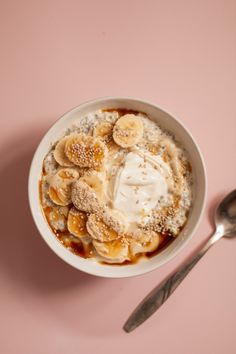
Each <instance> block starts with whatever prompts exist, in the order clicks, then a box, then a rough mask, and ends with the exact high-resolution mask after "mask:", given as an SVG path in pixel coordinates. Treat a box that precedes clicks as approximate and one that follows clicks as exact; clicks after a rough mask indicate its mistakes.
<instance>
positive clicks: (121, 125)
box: [28, 97, 206, 278]
mask: <svg viewBox="0 0 236 354" xmlns="http://www.w3.org/2000/svg"><path fill="white" fill-rule="evenodd" d="M28 190H29V202H30V208H31V212H32V216H33V219H34V221H35V224H36V226H37V228H38V230H39V232H40V234H41V235H42V237H43V239H44V240H45V241H46V243H47V244H48V245H49V247H50V248H51V249H52V250H53V251H54V252H55V253H56V254H57V255H58V256H59V257H61V258H62V259H63V260H64V261H66V262H67V263H69V264H70V265H72V266H73V267H75V268H77V269H79V270H82V271H85V272H87V273H90V274H93V275H98V276H104V277H115V278H119V277H128V276H135V275H140V274H144V273H146V272H149V271H151V270H154V269H156V268H158V267H160V266H161V265H163V264H164V263H166V262H167V261H169V260H170V259H172V258H173V257H174V256H175V255H176V254H177V253H178V252H179V251H180V250H181V249H182V248H183V247H184V246H185V245H186V244H187V242H188V241H189V240H190V238H191V237H192V235H193V233H194V231H195V229H196V227H197V225H198V223H199V220H200V218H201V215H202V213H203V210H204V206H205V197H206V172H205V167H204V162H203V159H202V155H201V153H200V150H199V148H198V146H197V144H196V142H195V141H194V139H193V137H192V136H191V134H190V133H189V132H188V131H187V129H186V128H185V127H184V126H183V125H182V124H181V123H180V122H179V121H178V120H177V119H176V118H174V117H173V116H171V115H170V114H168V113H167V112H165V111H163V110H162V109H160V108H159V107H157V106H156V105H154V104H152V103H149V102H146V101H142V100H138V99H132V98H123V97H109V98H100V99H96V100H94V101H90V102H88V103H85V104H82V105H80V106H78V107H76V108H74V109H73V110H71V111H70V112H68V113H66V114H65V115H63V116H62V117H61V118H60V119H59V120H58V121H57V122H56V123H55V124H54V125H53V126H52V127H51V128H50V129H49V131H48V132H47V133H46V135H45V136H44V137H43V139H42V141H41V143H40V144H39V146H38V148H37V150H36V152H35V155H34V157H33V160H32V164H31V168H30V174H29V189H28Z"/></svg>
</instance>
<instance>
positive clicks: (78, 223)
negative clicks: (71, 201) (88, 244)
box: [67, 207, 88, 237]
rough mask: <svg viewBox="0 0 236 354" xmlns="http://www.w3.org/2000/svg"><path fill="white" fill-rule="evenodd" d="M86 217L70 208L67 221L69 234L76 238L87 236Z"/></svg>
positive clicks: (84, 214)
mask: <svg viewBox="0 0 236 354" xmlns="http://www.w3.org/2000/svg"><path fill="white" fill-rule="evenodd" d="M86 222H87V215H86V213H83V212H82V211H79V210H77V209H76V208H75V207H72V208H71V209H70V211H69V215H68V219H67V228H68V230H69V231H70V233H71V234H72V235H74V236H76V237H84V236H87V234H88V232H87V228H86Z"/></svg>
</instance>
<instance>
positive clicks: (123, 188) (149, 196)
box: [113, 152, 169, 223]
mask: <svg viewBox="0 0 236 354" xmlns="http://www.w3.org/2000/svg"><path fill="white" fill-rule="evenodd" d="M148 157H149V154H147V153H145V155H143V156H142V154H140V153H138V152H129V153H128V154H127V155H126V157H125V162H124V166H122V167H121V168H120V170H119V171H118V173H117V176H116V181H115V186H114V193H113V207H114V208H115V209H117V210H119V211H121V212H122V213H124V215H125V216H126V218H127V221H128V222H131V223H132V222H137V223H138V222H141V221H142V220H143V218H145V217H147V216H148V215H149V214H150V212H151V211H152V209H154V208H155V206H156V205H157V203H158V200H159V199H160V198H161V197H163V198H165V197H166V196H167V194H168V178H167V172H168V171H169V166H168V165H167V164H165V162H164V161H163V160H162V159H161V158H160V157H159V156H158V158H157V157H155V156H153V155H151V154H150V158H148ZM160 160H161V161H160ZM165 165H166V166H165ZM163 167H164V168H163Z"/></svg>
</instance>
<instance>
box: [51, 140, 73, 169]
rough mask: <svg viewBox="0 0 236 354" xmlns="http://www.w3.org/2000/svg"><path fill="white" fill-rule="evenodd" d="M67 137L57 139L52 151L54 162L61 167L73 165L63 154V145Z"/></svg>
mask: <svg viewBox="0 0 236 354" xmlns="http://www.w3.org/2000/svg"><path fill="white" fill-rule="evenodd" d="M68 139H70V137H69V136H65V137H64V138H62V139H61V140H59V142H58V143H57V145H56V147H55V150H54V153H53V155H54V158H55V160H56V162H57V163H59V165H61V166H63V167H71V166H73V165H74V164H73V163H72V162H71V161H70V160H69V159H68V157H67V156H66V154H65V146H66V143H67V141H68Z"/></svg>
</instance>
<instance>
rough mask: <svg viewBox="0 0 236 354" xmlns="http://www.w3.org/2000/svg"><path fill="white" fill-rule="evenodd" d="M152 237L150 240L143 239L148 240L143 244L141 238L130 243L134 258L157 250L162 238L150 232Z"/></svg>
mask: <svg viewBox="0 0 236 354" xmlns="http://www.w3.org/2000/svg"><path fill="white" fill-rule="evenodd" d="M149 234H150V237H149V240H147V237H145V236H144V237H143V239H145V238H146V240H147V241H146V242H143V241H142V240H141V238H140V239H139V240H135V239H133V240H132V241H131V243H130V252H131V253H132V255H133V256H135V255H136V254H138V253H144V252H153V251H155V250H156V249H157V247H158V246H159V243H160V237H159V235H158V233H156V232H151V231H150V232H149Z"/></svg>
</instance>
